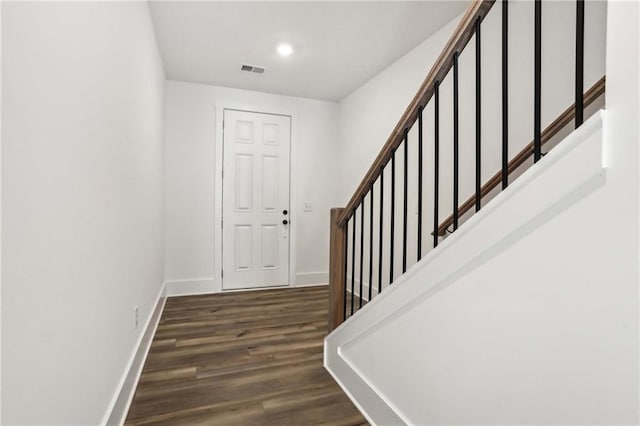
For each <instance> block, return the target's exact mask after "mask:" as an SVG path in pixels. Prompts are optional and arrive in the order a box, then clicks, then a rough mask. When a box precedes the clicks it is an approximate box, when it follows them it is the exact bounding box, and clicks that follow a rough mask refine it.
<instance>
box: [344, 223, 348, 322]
mask: <svg viewBox="0 0 640 426" xmlns="http://www.w3.org/2000/svg"><path fill="white" fill-rule="evenodd" d="M344 235H345V238H344V257H345V262H344V282H345V286H344V316H343V317H342V320H343V321H346V320H347V286H346V282H347V269H348V265H349V262H348V261H347V259H349V257H348V256H349V238H348V236H349V221H348V220H347V222H346V223H345V224H344Z"/></svg>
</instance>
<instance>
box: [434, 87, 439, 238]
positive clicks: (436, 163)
mask: <svg viewBox="0 0 640 426" xmlns="http://www.w3.org/2000/svg"><path fill="white" fill-rule="evenodd" d="M434 97H435V99H434V102H435V103H434V118H435V120H434V126H433V133H434V164H433V173H434V178H433V248H436V247H437V246H438V234H439V233H440V231H439V228H440V224H439V223H438V197H439V195H438V194H439V192H440V191H439V188H438V184H439V180H440V176H439V175H440V82H439V81H436V84H435V87H434Z"/></svg>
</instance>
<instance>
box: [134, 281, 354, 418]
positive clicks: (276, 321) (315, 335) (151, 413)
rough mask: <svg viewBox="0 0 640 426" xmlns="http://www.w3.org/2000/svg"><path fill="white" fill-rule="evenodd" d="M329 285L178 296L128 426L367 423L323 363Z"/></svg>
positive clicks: (154, 345) (160, 331)
mask: <svg viewBox="0 0 640 426" xmlns="http://www.w3.org/2000/svg"><path fill="white" fill-rule="evenodd" d="M327 303H328V293H327V287H326V286H322V287H306V288H300V289H271V290H261V291H247V292H234V293H224V294H215V295H201V296H185V297H173V298H169V299H168V300H167V302H166V305H165V309H164V311H163V313H162V317H161V319H160V323H159V325H158V330H157V332H156V335H155V336H154V340H153V342H152V344H151V349H150V351H149V355H148V357H147V360H146V362H145V366H144V368H143V373H142V375H141V378H140V382H139V383H138V387H137V389H136V393H135V395H134V398H133V401H132V404H131V407H130V410H129V413H128V416H127V421H126V424H127V425H279V426H286V425H296V426H298V425H315V424H330V425H336V426H340V425H345V426H351V425H363V424H366V421H365V419H364V418H363V417H362V415H361V414H360V413H359V412H358V410H357V409H356V408H355V406H354V405H353V404H352V403H351V401H349V399H348V398H347V396H346V395H345V394H344V392H342V390H341V389H340V387H339V386H338V385H337V384H336V383H335V381H334V380H333V379H332V378H331V376H330V375H329V374H328V373H327V372H326V370H325V369H324V367H323V359H322V357H323V339H324V336H326V333H327Z"/></svg>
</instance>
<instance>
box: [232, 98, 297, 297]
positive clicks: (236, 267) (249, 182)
mask: <svg viewBox="0 0 640 426" xmlns="http://www.w3.org/2000/svg"><path fill="white" fill-rule="evenodd" d="M290 144H291V118H290V117H288V116H283V115H273V114H262V113H254V112H246V111H236V110H226V109H225V110H224V132H223V152H224V155H223V178H222V192H223V196H222V287H223V289H225V290H227V289H240V288H255V287H268V286H283V285H289V224H288V222H289V220H290V219H289V217H290V213H289V210H290V209H289V149H290Z"/></svg>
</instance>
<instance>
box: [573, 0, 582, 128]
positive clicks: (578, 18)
mask: <svg viewBox="0 0 640 426" xmlns="http://www.w3.org/2000/svg"><path fill="white" fill-rule="evenodd" d="M583 121H584V0H577V1H576V122H575V125H576V129H577V128H578V127H580V126H581V125H582V122H583Z"/></svg>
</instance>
